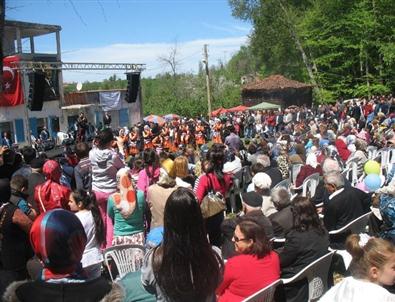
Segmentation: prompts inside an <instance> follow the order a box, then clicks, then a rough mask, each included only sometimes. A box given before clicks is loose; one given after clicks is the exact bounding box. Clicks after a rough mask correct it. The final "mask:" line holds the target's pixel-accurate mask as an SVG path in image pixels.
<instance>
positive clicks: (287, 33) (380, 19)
mask: <svg viewBox="0 0 395 302" xmlns="http://www.w3.org/2000/svg"><path fill="white" fill-rule="evenodd" d="M229 4H230V6H231V8H232V12H233V15H234V16H235V17H237V18H240V19H242V20H249V21H251V22H252V24H253V34H252V36H251V43H250V47H251V51H252V53H253V55H254V56H255V57H256V58H257V59H255V60H256V61H257V62H258V68H257V70H260V71H261V73H262V75H264V76H266V75H269V74H273V73H281V74H283V75H285V76H288V77H290V78H293V79H297V80H304V81H309V82H312V77H311V76H310V74H309V69H310V70H311V71H312V72H313V79H314V80H315V82H316V85H317V88H318V89H319V93H316V94H315V95H316V96H317V98H318V99H319V101H326V100H327V97H328V96H333V97H339V96H344V97H352V96H356V95H365V96H368V95H372V94H375V93H388V92H390V91H394V89H395V68H394V67H395V48H394V46H395V1H392V0H347V1H343V0H289V1H285V0H229ZM303 56H305V57H303ZM320 91H321V93H320Z"/></svg>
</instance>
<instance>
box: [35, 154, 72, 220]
mask: <svg viewBox="0 0 395 302" xmlns="http://www.w3.org/2000/svg"><path fill="white" fill-rule="evenodd" d="M43 174H44V176H45V178H46V181H45V183H43V184H41V185H39V186H37V187H36V188H35V190H34V200H35V201H36V203H37V204H38V205H39V208H40V212H41V213H43V212H46V211H48V210H52V209H56V208H64V209H66V210H68V209H69V206H68V202H69V196H70V189H69V188H67V187H65V186H62V185H61V184H60V183H59V181H60V176H61V175H62V171H61V169H60V165H59V164H58V162H57V161H54V160H48V161H46V162H45V164H44V166H43Z"/></svg>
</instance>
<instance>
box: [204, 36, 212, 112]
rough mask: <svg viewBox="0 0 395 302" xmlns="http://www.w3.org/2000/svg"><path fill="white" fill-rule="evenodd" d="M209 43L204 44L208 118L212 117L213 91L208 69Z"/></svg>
mask: <svg viewBox="0 0 395 302" xmlns="http://www.w3.org/2000/svg"><path fill="white" fill-rule="evenodd" d="M207 46H208V45H207V44H204V60H203V63H204V64H205V65H206V86H207V111H208V112H207V113H208V118H209V119H210V117H211V91H210V73H209V69H208V53H207Z"/></svg>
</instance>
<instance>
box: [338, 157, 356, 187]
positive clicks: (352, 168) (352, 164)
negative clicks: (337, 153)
mask: <svg viewBox="0 0 395 302" xmlns="http://www.w3.org/2000/svg"><path fill="white" fill-rule="evenodd" d="M345 171H347V172H346V174H343V173H344V172H345ZM350 172H351V173H350ZM342 174H343V175H344V176H345V177H346V178H347V179H348V180H349V181H350V182H351V185H352V186H355V185H356V184H357V183H358V164H357V162H356V161H349V162H348V163H347V164H346V169H345V170H344V171H343V172H342Z"/></svg>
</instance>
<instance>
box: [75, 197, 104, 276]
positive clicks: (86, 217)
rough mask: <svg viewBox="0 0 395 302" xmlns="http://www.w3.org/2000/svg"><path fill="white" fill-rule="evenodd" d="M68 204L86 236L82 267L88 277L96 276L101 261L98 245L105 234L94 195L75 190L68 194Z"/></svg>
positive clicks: (98, 274)
mask: <svg viewBox="0 0 395 302" xmlns="http://www.w3.org/2000/svg"><path fill="white" fill-rule="evenodd" d="M69 206H70V210H71V211H73V212H76V213H75V214H76V216H77V217H78V219H79V220H80V221H81V223H82V225H83V227H84V230H85V234H86V237H87V243H86V246H85V250H84V254H83V255H82V260H81V263H82V267H83V268H84V270H85V272H86V274H87V275H88V279H95V278H98V277H100V273H101V263H102V261H103V256H102V254H101V251H100V246H102V245H104V244H105V240H106V236H105V233H104V225H103V221H102V219H101V215H100V212H99V208H98V207H97V205H96V200H95V199H94V195H92V196H91V195H90V194H89V193H88V192H86V191H84V190H75V191H73V192H72V193H71V194H70V200H69Z"/></svg>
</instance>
